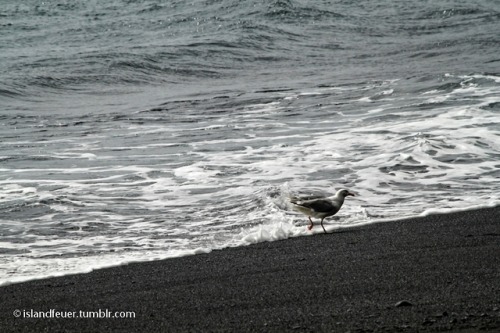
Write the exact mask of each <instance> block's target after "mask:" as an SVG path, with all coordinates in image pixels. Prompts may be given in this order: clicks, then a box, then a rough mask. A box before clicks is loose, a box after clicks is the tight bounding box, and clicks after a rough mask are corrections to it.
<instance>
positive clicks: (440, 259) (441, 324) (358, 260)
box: [0, 207, 500, 332]
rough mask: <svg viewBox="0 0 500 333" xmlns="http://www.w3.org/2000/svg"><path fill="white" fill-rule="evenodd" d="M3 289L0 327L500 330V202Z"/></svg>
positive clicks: (23, 329) (35, 329)
mask: <svg viewBox="0 0 500 333" xmlns="http://www.w3.org/2000/svg"><path fill="white" fill-rule="evenodd" d="M304 228H305V224H304ZM0 290H1V295H2V296H1V301H0V310H1V316H0V331H1V332H66V331H72V332H182V331H196V332H209V331H230V332H239V331H256V332H262V331H278V332H279V331H294V332H295V331H297V332H301V331H307V332H319V331H328V332H347V331H352V332H371V331H390V332H397V331H405V332H406V331H409V332H416V331H418V332H422V331H454V332H455V331H459V332H476V331H494V332H500V207H496V208H489V209H481V210H475V211H467V212H460V213H453V214H446V215H434V216H429V217H425V218H419V219H411V220H405V221H397V222H389V223H380V224H375V225H369V226H364V227H359V228H354V229H347V230H339V231H337V232H335V233H333V234H329V235H325V234H317V235H314V236H312V237H300V238H293V239H289V240H284V241H279V242H272V243H261V244H256V245H252V246H247V247H239V248H230V249H225V250H221V251H214V252H212V253H209V254H201V255H196V256H190V257H183V258H176V259H169V260H163V261H156V262H148V263H139V264H130V265H127V266H121V267H116V268H110V269H102V270H98V271H94V272H92V273H89V274H81V275H73V276H65V277H61V278H52V279H46V280H39V281H32V282H27V283H21V284H15V285H10V286H5V287H1V288H0ZM16 310H19V311H18V312H17V313H16V314H17V315H19V317H18V318H16V317H15V315H14V312H15V311H16ZM51 310H52V313H51V312H50V311H51ZM99 310H100V311H101V312H100V316H104V313H105V311H108V314H109V313H113V314H114V312H115V311H130V312H134V313H135V318H107V319H106V318H72V319H62V318H37V319H33V318H26V316H27V315H28V314H30V315H32V316H34V315H36V312H37V311H44V312H47V314H48V315H49V316H55V315H56V313H59V315H64V314H67V312H73V311H74V312H75V313H76V314H77V315H80V311H97V312H98V311H99Z"/></svg>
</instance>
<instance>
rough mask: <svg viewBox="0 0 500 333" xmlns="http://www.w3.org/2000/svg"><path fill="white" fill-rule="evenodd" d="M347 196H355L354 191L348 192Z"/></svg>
mask: <svg viewBox="0 0 500 333" xmlns="http://www.w3.org/2000/svg"><path fill="white" fill-rule="evenodd" d="M347 196H351V197H355V195H354V193H352V192H348V193H347Z"/></svg>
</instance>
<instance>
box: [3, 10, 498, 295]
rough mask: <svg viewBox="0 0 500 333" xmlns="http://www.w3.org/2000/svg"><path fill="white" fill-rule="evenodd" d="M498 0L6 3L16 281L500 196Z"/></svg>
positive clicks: (8, 180)
mask: <svg viewBox="0 0 500 333" xmlns="http://www.w3.org/2000/svg"><path fill="white" fill-rule="evenodd" d="M499 31H500V3H498V2H497V1H487V0H480V1H474V2H470V1H445V0H437V1H432V2H431V1H409V0H408V1H406V0H404V1H389V0H380V1H365V2H356V1H312V0H310V1H306V0H302V1H300V0H295V1H286V0H278V1H250V2H241V1H236V0H211V1H201V0H193V1H181V0H177V1H176V0H174V1H145V0H142V1H141V0H139V1H127V0H112V1H97V0H94V1H66V0H59V1H48V0H47V1H39V0H36V1H35V0H26V1H22V2H19V1H14V0H4V1H3V2H2V5H1V6H0V59H1V61H0V285H1V284H9V283H13V282H20V281H25V280H29V279H34V278H41V277H47V276H56V275H64V274H70V273H79V272H87V271H90V270H92V269H96V268H99V267H106V266H112V265H118V264H124V263H128V262H134V261H145V260H154V259H160V258H169V257H176V256H181V255H188V254H196V253H203V252H209V251H212V250H214V249H221V248H225V247H229V246H243V245H246V244H251V243H255V242H261V241H273V240H279V239H285V238H288V237H296V236H306V235H312V234H314V233H317V232H322V229H321V228H315V229H313V231H312V232H310V231H308V230H307V229H306V225H307V219H306V217H304V216H302V215H300V214H299V213H296V212H294V211H293V210H292V209H291V207H290V206H289V204H288V203H287V198H288V196H289V195H296V194H311V193H313V194H318V193H323V194H332V193H334V192H335V190H337V189H339V188H347V189H349V190H351V191H353V192H355V193H356V194H357V196H356V197H354V198H351V197H349V198H348V199H347V200H346V202H345V204H344V207H343V208H342V209H341V211H340V212H339V213H338V214H337V215H336V216H334V217H332V218H330V219H328V222H326V223H325V225H326V226H327V229H329V230H332V231H333V230H336V229H339V228H346V227H350V226H355V225H360V224H368V223H376V222H380V221H386V220H394V219H401V218H407V217H413V216H420V215H425V214H429V213H436V212H448V211H454V210H463V209H471V208H478V207H484V206H494V205H498V204H499V203H500V35H499V34H498V32H499Z"/></svg>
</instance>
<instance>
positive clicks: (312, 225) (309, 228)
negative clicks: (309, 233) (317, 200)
mask: <svg viewBox="0 0 500 333" xmlns="http://www.w3.org/2000/svg"><path fill="white" fill-rule="evenodd" d="M309 221H311V224H309V225H308V226H307V229H308V230H311V229H312V228H313V227H314V223H313V220H311V217H310V216H309Z"/></svg>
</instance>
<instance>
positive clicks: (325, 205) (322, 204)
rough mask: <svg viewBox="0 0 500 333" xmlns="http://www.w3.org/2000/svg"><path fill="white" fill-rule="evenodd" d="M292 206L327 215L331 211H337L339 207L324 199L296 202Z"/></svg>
mask: <svg viewBox="0 0 500 333" xmlns="http://www.w3.org/2000/svg"><path fill="white" fill-rule="evenodd" d="M293 203H294V204H296V205H298V206H302V207H306V208H309V209H312V210H313V211H315V212H317V213H329V212H332V211H337V210H339V208H340V207H337V206H336V205H335V204H334V203H333V202H332V201H330V200H326V199H317V200H307V201H298V202H293Z"/></svg>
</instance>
